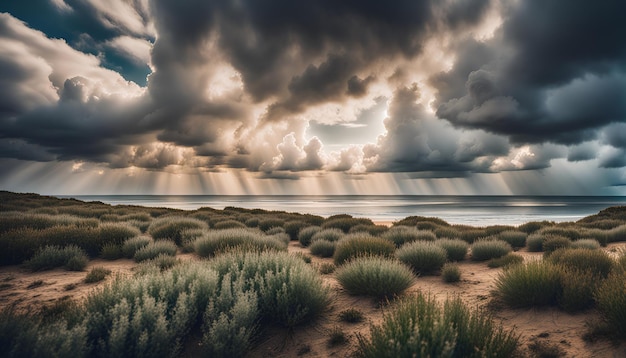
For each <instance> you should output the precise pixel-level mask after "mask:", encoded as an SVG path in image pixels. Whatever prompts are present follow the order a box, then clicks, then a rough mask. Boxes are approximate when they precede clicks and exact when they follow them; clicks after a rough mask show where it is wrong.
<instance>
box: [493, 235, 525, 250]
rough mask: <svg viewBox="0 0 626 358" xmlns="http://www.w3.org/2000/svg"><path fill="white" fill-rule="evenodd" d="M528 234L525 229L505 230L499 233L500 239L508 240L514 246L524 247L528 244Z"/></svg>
mask: <svg viewBox="0 0 626 358" xmlns="http://www.w3.org/2000/svg"><path fill="white" fill-rule="evenodd" d="M527 236H528V234H526V233H525V232H523V231H503V232H501V233H499V234H498V235H497V237H498V239H499V240H502V241H504V242H508V243H509V245H511V246H512V247H517V248H519V247H524V246H526V237H527Z"/></svg>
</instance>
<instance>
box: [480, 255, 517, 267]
mask: <svg viewBox="0 0 626 358" xmlns="http://www.w3.org/2000/svg"><path fill="white" fill-rule="evenodd" d="M522 262H524V258H523V257H522V256H520V255H516V254H512V253H508V254H506V255H504V256H502V257H498V258H495V259H491V260H489V262H488V263H487V266H489V267H491V268H497V267H506V266H510V265H518V264H521V263H522Z"/></svg>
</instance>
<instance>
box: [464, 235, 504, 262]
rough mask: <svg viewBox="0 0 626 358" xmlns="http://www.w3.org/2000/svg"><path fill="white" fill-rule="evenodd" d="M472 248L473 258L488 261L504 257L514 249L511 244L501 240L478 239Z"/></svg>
mask: <svg viewBox="0 0 626 358" xmlns="http://www.w3.org/2000/svg"><path fill="white" fill-rule="evenodd" d="M470 249H471V251H472V260H474V261H486V260H490V259H495V258H498V257H502V256H504V255H506V254H508V253H509V252H511V251H512V249H511V245H509V244H508V243H506V242H504V241H500V240H488V239H483V240H477V241H476V242H474V243H473V244H472V245H471V246H470Z"/></svg>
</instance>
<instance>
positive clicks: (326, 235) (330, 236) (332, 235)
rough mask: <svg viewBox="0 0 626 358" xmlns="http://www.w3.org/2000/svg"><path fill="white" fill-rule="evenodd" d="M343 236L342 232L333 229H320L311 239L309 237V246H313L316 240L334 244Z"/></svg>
mask: <svg viewBox="0 0 626 358" xmlns="http://www.w3.org/2000/svg"><path fill="white" fill-rule="evenodd" d="M344 236H345V234H344V233H343V231H341V230H339V229H335V228H332V229H322V230H320V231H318V232H316V233H315V234H314V235H313V237H311V244H313V243H314V242H315V241H317V240H326V241H331V242H335V241H339V240H340V239H341V238H342V237H344Z"/></svg>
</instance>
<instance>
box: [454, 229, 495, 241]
mask: <svg viewBox="0 0 626 358" xmlns="http://www.w3.org/2000/svg"><path fill="white" fill-rule="evenodd" d="M487 236H489V235H487V233H486V232H485V230H481V229H469V230H463V231H461V236H460V239H461V240H463V241H465V242H467V243H468V244H473V243H474V241H476V240H478V239H482V238H485V237H487Z"/></svg>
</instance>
